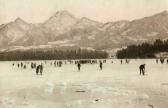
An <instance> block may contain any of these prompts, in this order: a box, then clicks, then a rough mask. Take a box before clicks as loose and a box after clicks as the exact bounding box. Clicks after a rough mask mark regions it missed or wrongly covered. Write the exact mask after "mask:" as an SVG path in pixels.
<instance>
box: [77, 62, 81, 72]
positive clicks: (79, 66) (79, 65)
mask: <svg viewBox="0 0 168 108" xmlns="http://www.w3.org/2000/svg"><path fill="white" fill-rule="evenodd" d="M77 66H78V71H80V68H81V64H80V62H78V64H77Z"/></svg>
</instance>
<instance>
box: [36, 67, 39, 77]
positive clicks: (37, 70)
mask: <svg viewBox="0 0 168 108" xmlns="http://www.w3.org/2000/svg"><path fill="white" fill-rule="evenodd" d="M39 70H40V65H38V66H37V68H36V75H38V73H39Z"/></svg>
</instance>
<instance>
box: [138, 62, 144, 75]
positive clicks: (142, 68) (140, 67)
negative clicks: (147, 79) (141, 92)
mask: <svg viewBox="0 0 168 108" xmlns="http://www.w3.org/2000/svg"><path fill="white" fill-rule="evenodd" d="M139 70H140V75H141V74H143V75H145V64H141V65H140V66H139Z"/></svg>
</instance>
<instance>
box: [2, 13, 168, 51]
mask: <svg viewBox="0 0 168 108" xmlns="http://www.w3.org/2000/svg"><path fill="white" fill-rule="evenodd" d="M158 38H160V39H168V12H167V11H164V12H161V13H158V14H155V15H153V16H149V17H145V18H142V19H137V20H133V21H126V20H122V21H117V22H107V23H101V22H97V21H93V20H91V19H88V18H85V17H83V18H76V17H75V16H73V15H72V14H71V13H69V12H68V11H59V12H57V13H55V14H54V15H53V16H51V17H50V18H49V19H48V20H46V21H45V22H43V23H40V24H30V23H26V22H25V21H23V20H22V19H21V18H17V19H16V20H15V21H13V22H10V23H8V24H3V25H0V49H3V50H4V49H8V50H10V49H12V50H13V49H19V48H20V49H29V48H63V47H81V48H91V49H114V48H121V47H122V46H126V45H129V44H139V43H142V42H144V41H149V42H152V41H154V40H155V39H158Z"/></svg>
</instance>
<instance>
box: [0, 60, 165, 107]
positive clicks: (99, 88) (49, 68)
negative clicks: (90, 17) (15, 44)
mask: <svg viewBox="0 0 168 108" xmlns="http://www.w3.org/2000/svg"><path fill="white" fill-rule="evenodd" d="M111 61H113V63H111ZM20 62H21V61H20ZM20 62H8V61H7V62H0V69H1V70H0V108H152V107H153V108H168V64H166V63H165V64H160V63H159V64H156V62H155V60H154V59H151V60H148V59H146V60H131V62H130V63H129V64H125V63H123V64H120V60H107V63H104V64H103V70H102V71H101V70H100V69H99V64H82V67H81V71H80V72H78V70H77V66H76V65H75V64H69V63H67V64H64V62H63V66H62V67H54V64H52V65H51V64H50V63H51V62H52V63H53V61H46V62H47V64H45V62H44V61H33V62H36V63H37V64H40V63H41V62H43V65H44V73H43V75H42V76H40V75H38V76H37V75H36V74H35V69H31V68H30V62H29V64H28V61H26V62H23V63H26V64H27V69H20V68H19V69H18V68H17V66H16V64H17V63H20ZM13 63H15V66H12V64H13ZM144 63H145V64H146V75H145V76H140V75H139V65H140V64H144ZM77 91H82V92H77Z"/></svg>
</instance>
